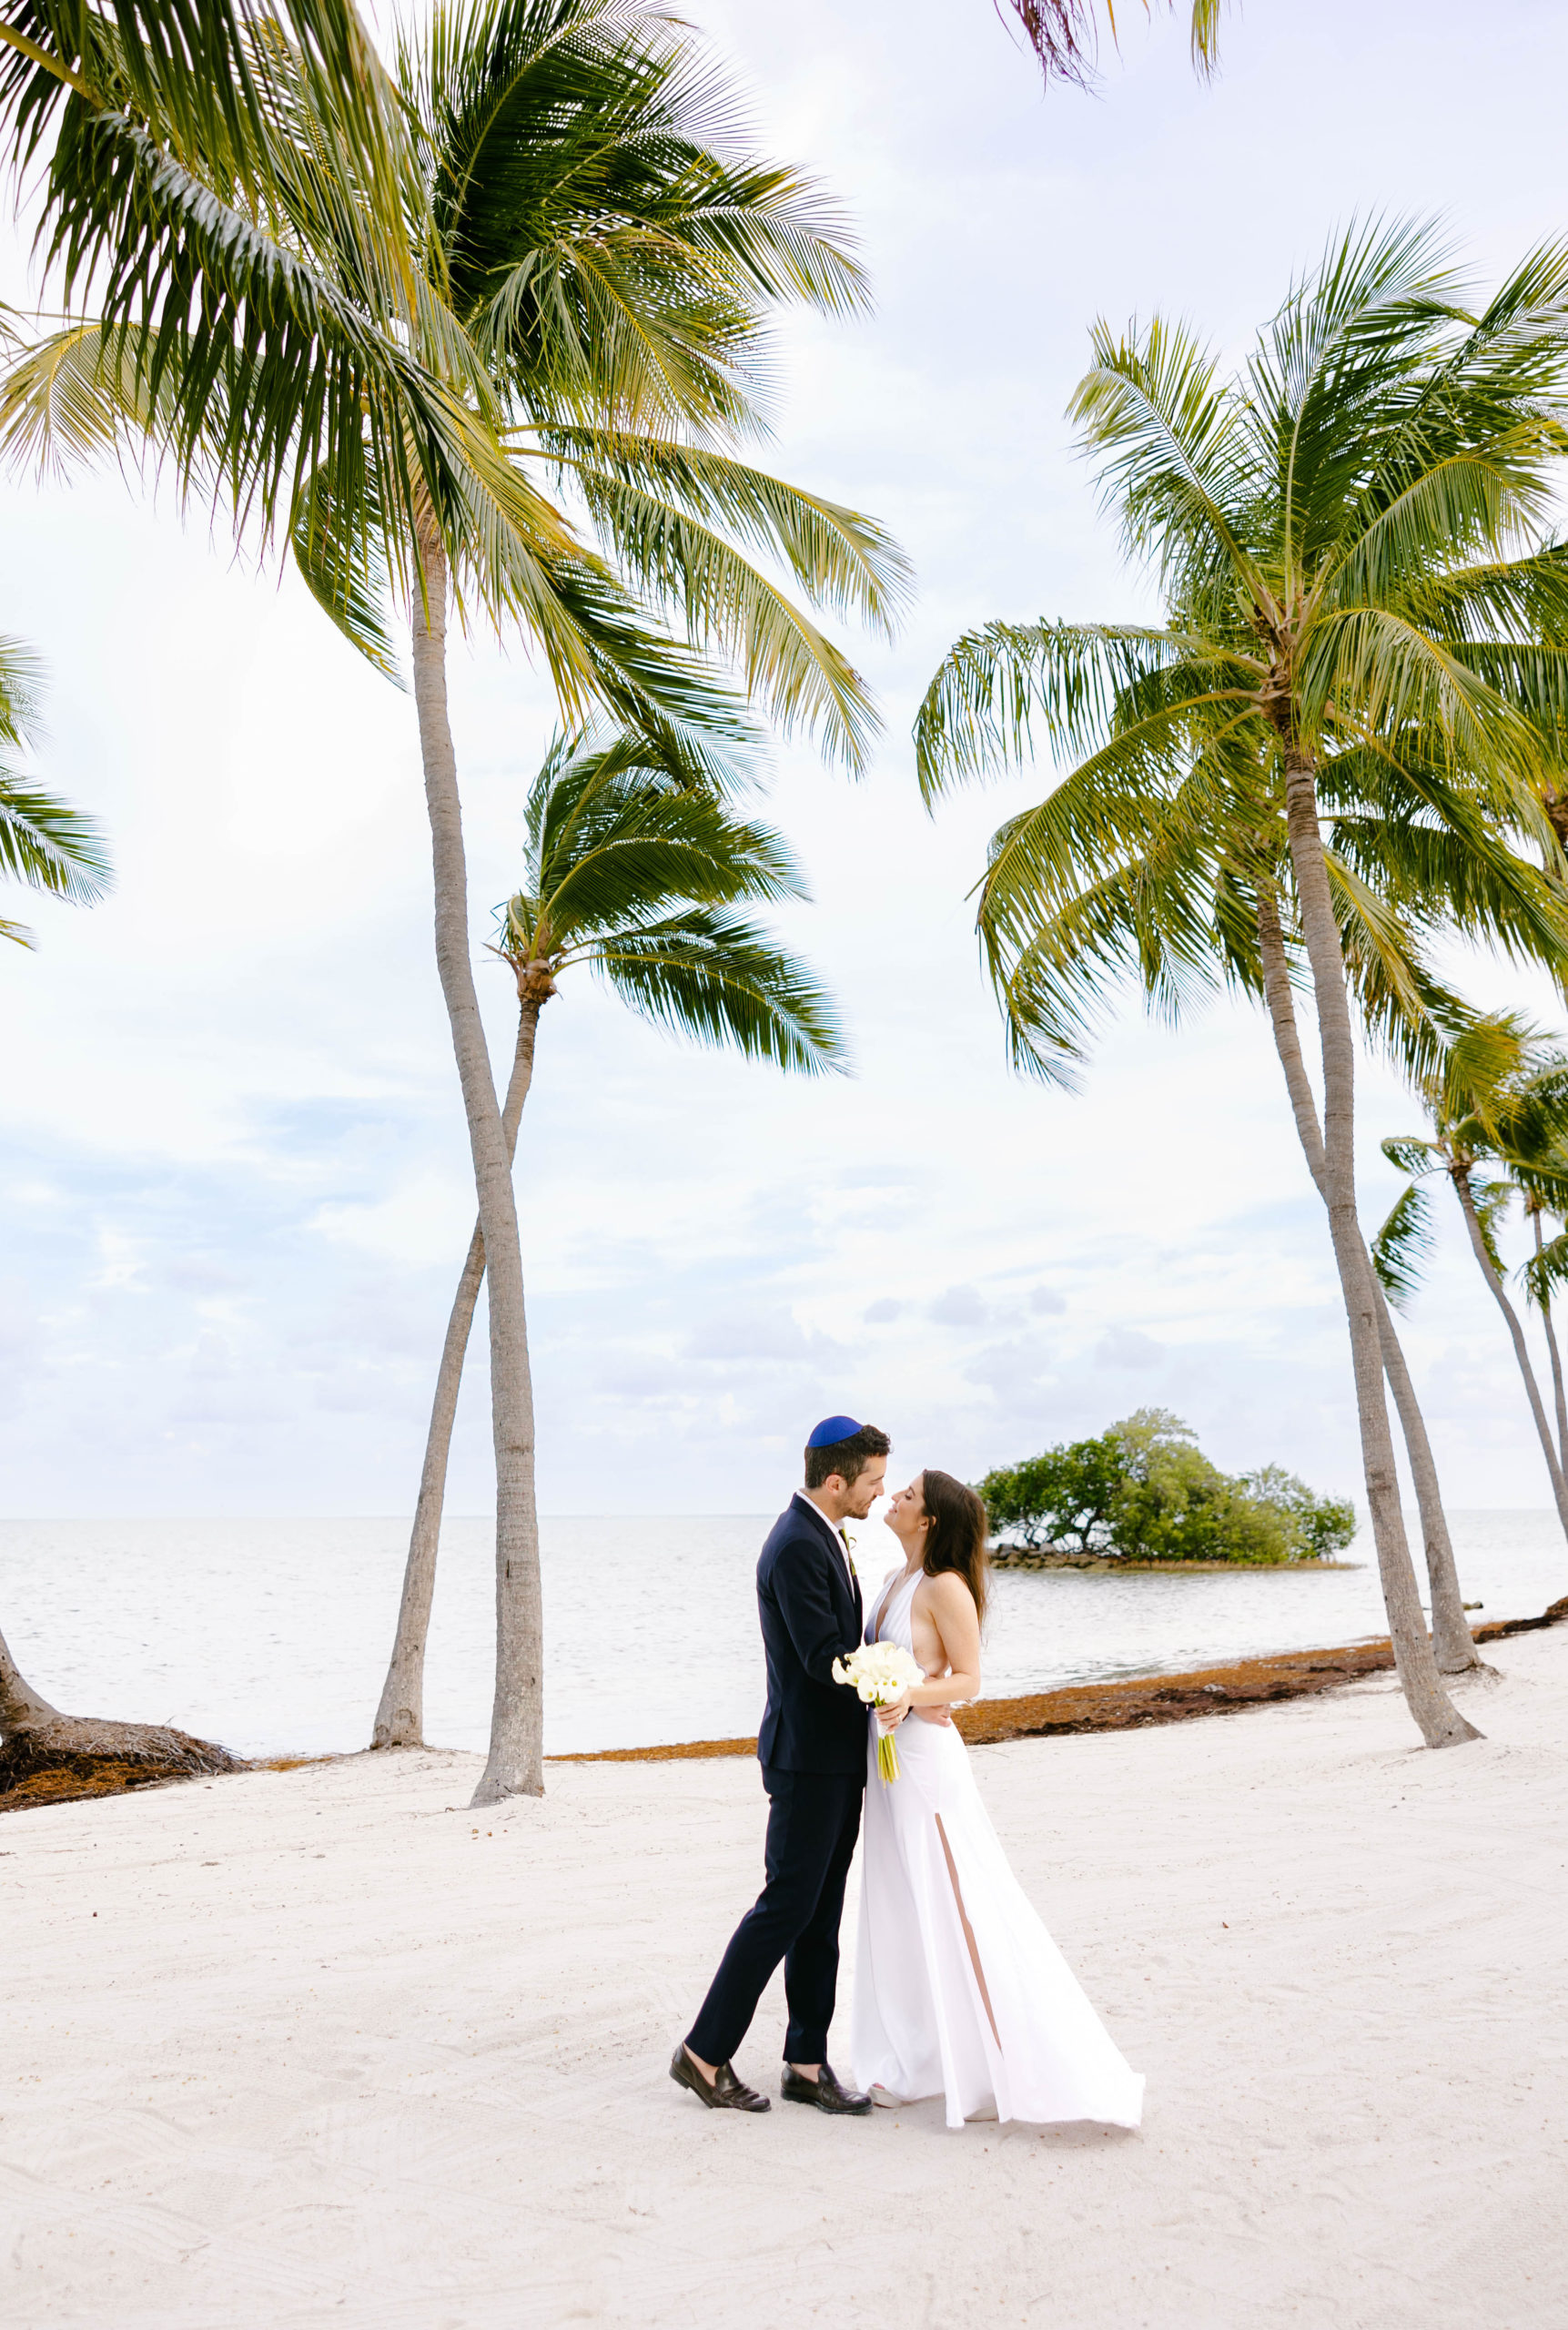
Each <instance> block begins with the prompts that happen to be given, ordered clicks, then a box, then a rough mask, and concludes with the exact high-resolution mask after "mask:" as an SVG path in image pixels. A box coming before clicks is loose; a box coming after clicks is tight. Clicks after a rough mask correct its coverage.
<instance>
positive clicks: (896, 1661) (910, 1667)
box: [833, 1642, 926, 1780]
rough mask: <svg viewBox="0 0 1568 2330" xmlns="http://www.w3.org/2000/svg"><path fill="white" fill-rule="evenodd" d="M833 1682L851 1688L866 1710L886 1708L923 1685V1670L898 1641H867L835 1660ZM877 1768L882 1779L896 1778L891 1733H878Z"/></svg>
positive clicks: (880, 1731) (896, 1761)
mask: <svg viewBox="0 0 1568 2330" xmlns="http://www.w3.org/2000/svg"><path fill="white" fill-rule="evenodd" d="M833 1679H834V1681H835V1683H849V1684H851V1685H853V1687H854V1688H855V1691H856V1692H857V1693H858V1694H859V1696H860V1697H861V1698H862V1699H863V1700H864V1702H865V1705H866V1706H867V1707H891V1706H892V1704H893V1702H894V1700H895V1699H898V1698H902V1697H903V1696H904V1694H905V1691H907V1690H910V1689H912V1688H913V1687H914V1686H915V1685H916V1683H924V1681H925V1680H926V1671H925V1669H924V1667H923V1666H921V1664H920V1662H919V1660H918V1659H917V1658H916V1657H915V1656H914V1655H913V1654H912V1653H911V1652H909V1651H907V1650H905V1647H904V1645H903V1644H902V1643H901V1642H867V1643H863V1644H862V1645H861V1646H860V1648H859V1649H858V1650H852V1651H851V1652H850V1654H849V1656H848V1657H847V1658H835V1660H834V1662H833ZM876 1768H877V1770H878V1772H879V1773H880V1774H881V1775H882V1778H884V1779H885V1780H895V1779H896V1778H898V1750H897V1748H896V1747H895V1746H894V1744H893V1734H892V1732H891V1731H882V1730H879V1731H878V1732H877V1735H876Z"/></svg>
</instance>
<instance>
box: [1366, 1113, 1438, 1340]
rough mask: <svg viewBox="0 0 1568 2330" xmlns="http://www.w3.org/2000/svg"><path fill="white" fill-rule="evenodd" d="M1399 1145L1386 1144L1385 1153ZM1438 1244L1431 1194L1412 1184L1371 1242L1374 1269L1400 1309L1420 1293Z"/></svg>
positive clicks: (1384, 1288) (1416, 1184) (1384, 1289)
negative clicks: (1433, 1251)
mask: <svg viewBox="0 0 1568 2330" xmlns="http://www.w3.org/2000/svg"><path fill="white" fill-rule="evenodd" d="M1395 1145H1397V1144H1391V1143H1390V1142H1387V1141H1385V1142H1384V1143H1383V1147H1384V1150H1385V1152H1387V1151H1389V1150H1391V1147H1392V1146H1395ZM1436 1242H1437V1233H1436V1231H1435V1229H1434V1227H1433V1224H1432V1219H1431V1198H1430V1194H1429V1192H1428V1191H1427V1190H1423V1189H1422V1188H1421V1186H1420V1184H1419V1183H1418V1182H1415V1181H1412V1182H1411V1184H1410V1187H1409V1188H1408V1189H1406V1190H1401V1192H1400V1195H1399V1196H1398V1197H1397V1198H1396V1199H1395V1200H1394V1202H1393V1204H1392V1206H1391V1208H1390V1210H1389V1211H1388V1213H1387V1215H1386V1216H1385V1217H1384V1220H1383V1224H1382V1227H1381V1229H1380V1230H1379V1231H1378V1234H1377V1236H1376V1237H1375V1238H1374V1239H1373V1240H1372V1242H1371V1257H1372V1268H1373V1270H1375V1271H1376V1272H1377V1274H1378V1278H1379V1280H1380V1281H1381V1285H1382V1289H1383V1292H1384V1293H1385V1294H1386V1295H1387V1296H1388V1298H1389V1301H1390V1302H1391V1303H1393V1304H1394V1305H1395V1307H1396V1308H1397V1309H1399V1310H1401V1311H1403V1310H1405V1309H1406V1308H1407V1307H1408V1305H1409V1303H1410V1302H1411V1299H1412V1297H1413V1296H1414V1295H1415V1294H1416V1293H1417V1292H1418V1291H1419V1289H1420V1286H1421V1279H1422V1277H1423V1275H1424V1273H1425V1268H1426V1264H1427V1262H1428V1261H1429V1260H1430V1258H1431V1251H1432V1248H1433V1246H1434V1245H1435V1244H1436Z"/></svg>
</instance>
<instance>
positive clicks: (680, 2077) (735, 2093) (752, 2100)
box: [670, 2041, 773, 2112]
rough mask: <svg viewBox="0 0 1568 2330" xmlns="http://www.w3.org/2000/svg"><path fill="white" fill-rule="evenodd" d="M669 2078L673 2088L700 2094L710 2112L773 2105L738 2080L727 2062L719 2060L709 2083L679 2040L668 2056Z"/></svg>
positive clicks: (752, 2109) (754, 2109) (761, 2108)
mask: <svg viewBox="0 0 1568 2330" xmlns="http://www.w3.org/2000/svg"><path fill="white" fill-rule="evenodd" d="M670 2077H671V2078H672V2079H673V2081H674V2082H675V2084H676V2086H677V2087H689V2088H690V2089H691V2091H692V2092H693V2095H695V2096H700V2097H701V2099H702V2101H703V2102H704V2103H705V2104H706V2105H707V2107H708V2109H709V2111H710V2112H771V2111H772V2109H773V2106H772V2105H771V2104H770V2103H769V2102H768V2100H767V2097H766V2096H765V2095H759V2094H758V2093H757V2092H756V2089H755V2088H754V2087H748V2086H747V2085H746V2084H745V2082H744V2080H738V2079H737V2078H736V2077H735V2074H734V2072H733V2070H732V2069H731V2068H730V2065H729V2064H728V2063H721V2064H720V2065H719V2067H718V2069H717V2071H716V2072H714V2073H713V2081H712V2082H711V2083H710V2082H708V2081H707V2080H705V2079H704V2078H703V2074H702V2072H700V2071H699V2070H698V2069H697V2066H696V2064H695V2063H694V2062H693V2061H692V2058H691V2057H690V2055H688V2054H687V2052H686V2048H685V2042H684V2041H682V2043H681V2045H680V2046H678V2047H677V2048H676V2050H675V2051H674V2053H673V2055H672V2056H671V2058H670Z"/></svg>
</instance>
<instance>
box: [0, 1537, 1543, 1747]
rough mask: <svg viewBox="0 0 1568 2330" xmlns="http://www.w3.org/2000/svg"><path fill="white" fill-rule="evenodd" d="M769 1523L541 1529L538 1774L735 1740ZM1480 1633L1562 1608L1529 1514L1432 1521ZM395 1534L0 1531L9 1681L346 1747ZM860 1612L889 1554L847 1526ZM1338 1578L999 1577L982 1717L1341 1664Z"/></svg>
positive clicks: (1346, 1601)
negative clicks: (1491, 1621) (1486, 1623)
mask: <svg viewBox="0 0 1568 2330" xmlns="http://www.w3.org/2000/svg"><path fill="white" fill-rule="evenodd" d="M770 1518H771V1516H768V1515H763V1514H720V1515H713V1514H707V1515H701V1516H698V1517H696V1518H688V1519H683V1518H679V1517H671V1516H669V1515H657V1516H654V1517H652V1518H648V1519H642V1520H636V1519H632V1520H628V1519H592V1518H587V1519H583V1518H579V1519H570V1520H550V1521H546V1522H545V1523H544V1525H543V1570H544V1607H545V1634H546V1669H545V1673H546V1692H547V1697H546V1721H545V1731H546V1745H547V1747H549V1748H550V1749H551V1751H553V1752H557V1753H559V1752H561V1751H570V1750H573V1749H582V1748H592V1747H641V1746H649V1745H652V1744H653V1743H655V1742H659V1741H664V1740H678V1739H711V1738H724V1737H733V1736H734V1735H736V1734H740V1733H744V1732H749V1731H752V1730H754V1728H755V1727H756V1723H757V1718H758V1716H759V1714H760V1712H761V1707H762V1699H763V1671H762V1655H761V1649H760V1646H759V1643H758V1638H757V1627H756V1606H755V1598H754V1589H753V1572H754V1565H755V1562H756V1555H757V1550H758V1548H759V1546H760V1545H761V1543H762V1540H763V1537H764V1535H765V1534H766V1531H767V1528H768V1525H769V1520H770ZM1450 1521H1451V1525H1452V1529H1453V1533H1454V1542H1455V1546H1456V1549H1457V1552H1458V1556H1459V1564H1460V1574H1461V1577H1462V1582H1463V1585H1464V1591H1465V1598H1466V1599H1467V1600H1469V1601H1477V1602H1481V1603H1482V1604H1483V1605H1484V1608H1483V1610H1482V1612H1481V1613H1479V1614H1478V1616H1482V1617H1485V1618H1509V1617H1522V1616H1532V1615H1533V1614H1534V1613H1536V1612H1538V1611H1540V1610H1542V1609H1543V1608H1544V1607H1545V1606H1546V1604H1547V1603H1548V1602H1551V1601H1554V1600H1555V1599H1556V1598H1557V1597H1558V1596H1560V1595H1562V1594H1564V1593H1568V1545H1564V1543H1563V1534H1562V1531H1561V1528H1560V1527H1559V1525H1558V1523H1557V1520H1556V1518H1555V1515H1553V1514H1548V1513H1527V1512H1502V1513H1455V1514H1451V1516H1450ZM407 1544H408V1524H407V1522H406V1521H400V1520H395V1519H394V1520H357V1521H188V1520H187V1521H147V1520H137V1521H4V1522H0V1631H4V1633H5V1636H6V1638H7V1640H8V1641H9V1643H10V1646H11V1648H12V1652H13V1654H14V1656H15V1658H16V1660H17V1663H18V1664H19V1665H20V1666H21V1667H22V1669H23V1671H24V1673H25V1674H26V1676H27V1677H28V1678H29V1680H30V1681H31V1682H33V1683H34V1685H35V1687H37V1688H38V1689H39V1690H41V1691H42V1692H43V1693H44V1695H45V1696H46V1697H47V1698H50V1699H52V1700H53V1701H54V1702H55V1704H56V1706H57V1707H66V1708H69V1709H71V1710H72V1711H73V1712H75V1713H78V1714H96V1715H110V1716H119V1717H128V1718H136V1719H139V1720H142V1721H146V1722H156V1723H177V1724H179V1725H180V1726H181V1727H183V1728H185V1729H186V1730H188V1731H195V1732H198V1733H200V1734H202V1735H204V1736H206V1737H209V1738H216V1739H221V1740H223V1741H224V1742H225V1743H226V1744H227V1745H228V1747H232V1748H234V1749H236V1750H237V1751H238V1752H239V1753H241V1754H244V1755H249V1756H258V1755H281V1754H287V1753H299V1754H314V1753H321V1752H326V1751H329V1750H333V1749H339V1748H354V1747H363V1746H364V1745H365V1744H366V1742H367V1740H368V1739H369V1731H370V1724H371V1720H372V1718H373V1717H374V1714H375V1709H376V1702H377V1700H378V1698H379V1695H380V1687H381V1678H382V1675H383V1673H384V1671H385V1663H386V1659H387V1656H388V1654H389V1650H390V1647H391V1637H392V1627H393V1624H394V1621H395V1618H396V1614H397V1604H398V1595H399V1590H400V1585H401V1581H402V1570H403V1558H404V1555H405V1552H406V1550H407ZM492 1544H493V1528H492V1525H491V1523H490V1522H489V1521H486V1520H462V1519H454V1520H451V1521H450V1522H449V1523H448V1525H447V1527H446V1531H445V1534H444V1536H443V1539H442V1546H441V1556H440V1572H439V1575H438V1580H437V1586H436V1606H435V1616H434V1620H433V1623H432V1626H431V1631H430V1659H429V1666H428V1670H427V1680H426V1694H425V1735H426V1737H427V1738H428V1739H430V1741H431V1742H432V1743H433V1744H435V1745H438V1746H442V1747H483V1746H484V1744H485V1739H486V1736H487V1731H488V1726H489V1717H490V1701H491V1657H492V1653H493V1642H494V1617H493V1598H492V1597H493V1583H492V1572H491V1550H492ZM855 1558H856V1564H857V1566H858V1567H859V1570H860V1572H861V1575H862V1579H863V1582H864V1583H865V1586H866V1589H867V1599H868V1601H869V1599H870V1596H871V1594H872V1593H873V1592H874V1591H875V1587H876V1585H878V1584H879V1583H880V1581H881V1579H882V1578H883V1576H884V1575H885V1573H886V1571H887V1569H888V1568H889V1567H890V1566H891V1565H892V1560H894V1559H896V1548H895V1546H894V1545H893V1541H892V1539H891V1538H890V1537H889V1536H888V1535H887V1534H886V1532H885V1530H883V1529H882V1528H881V1527H880V1525H878V1524H877V1523H876V1522H875V1520H874V1521H872V1522H870V1523H866V1524H863V1525H861V1528H860V1530H859V1533H858V1539H857V1544H856V1549H855ZM1348 1558H1350V1559H1351V1560H1352V1561H1357V1562H1365V1563H1366V1564H1367V1566H1364V1567H1360V1568H1353V1569H1345V1570H1336V1571H1326V1572H1316V1573H1314V1572H1310V1571H1292V1572H1280V1571H1270V1570H1239V1571H1236V1572H1234V1573H1231V1574H1229V1575H1218V1576H1213V1575H1209V1576H1198V1575H1192V1576H1185V1577H1182V1576H1169V1577H1160V1576H1128V1577H1118V1576H1114V1575H1112V1576H1087V1575H1081V1574H1078V1573H1075V1572H1073V1571H1070V1570H1067V1571H1062V1570H1057V1571H1046V1572H1035V1573H1024V1574H1017V1575H1001V1576H998V1577H997V1578H996V1594H995V1598H994V1601H993V1605H992V1609H991V1615H990V1617H989V1619H988V1622H987V1627H986V1651H985V1665H986V1692H987V1694H988V1695H989V1696H992V1697H1006V1696H1007V1695H1009V1694H1012V1693H1017V1692H1024V1691H1030V1690H1046V1689H1049V1688H1051V1687H1054V1686H1056V1685H1058V1684H1064V1683H1083V1682H1095V1681H1099V1680H1103V1679H1105V1678H1108V1677H1116V1676H1124V1675H1151V1674H1170V1673H1177V1672H1179V1671H1181V1670H1182V1669H1183V1668H1186V1667H1192V1666H1216V1665H1219V1664H1220V1663H1222V1662H1223V1661H1225V1660H1228V1659H1231V1658H1239V1657H1246V1656H1249V1655H1252V1654H1255V1653H1259V1652H1265V1651H1270V1650H1286V1649H1303V1648H1308V1647H1310V1646H1314V1645H1318V1644H1331V1643H1340V1642H1352V1641H1354V1640H1356V1639H1357V1638H1358V1637H1361V1636H1368V1635H1374V1634H1380V1633H1381V1632H1383V1631H1384V1630H1385V1629H1384V1620H1383V1616H1382V1608H1381V1600H1380V1597H1379V1594H1378V1585H1377V1575H1376V1572H1375V1570H1374V1569H1373V1568H1372V1567H1371V1565H1370V1562H1371V1548H1370V1545H1365V1544H1362V1543H1361V1542H1358V1544H1357V1545H1355V1546H1353V1547H1352V1548H1351V1554H1350V1555H1349V1556H1348Z"/></svg>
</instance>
